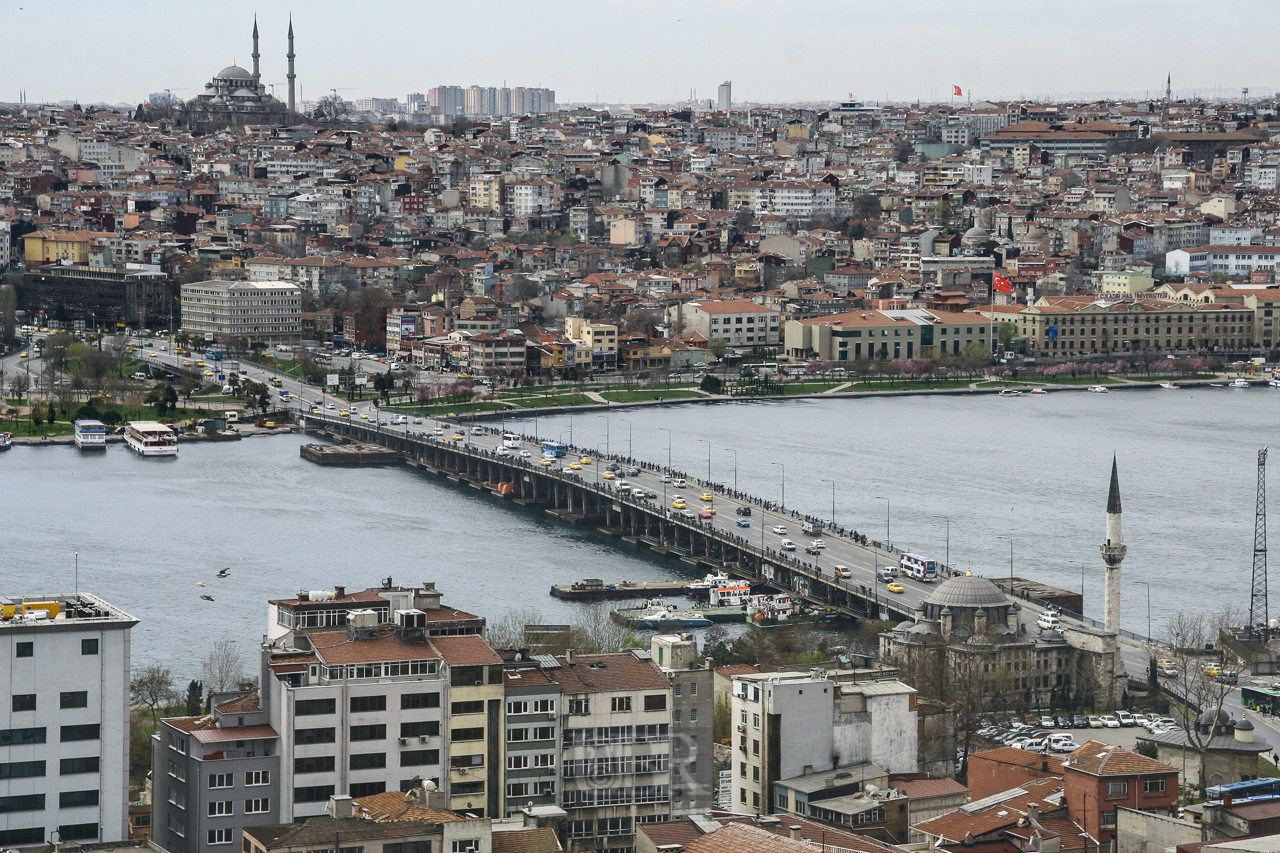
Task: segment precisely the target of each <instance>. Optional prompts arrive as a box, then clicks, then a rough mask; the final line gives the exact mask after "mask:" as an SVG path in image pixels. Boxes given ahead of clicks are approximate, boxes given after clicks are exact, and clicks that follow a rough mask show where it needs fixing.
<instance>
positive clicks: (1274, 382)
mask: <svg viewBox="0 0 1280 853" xmlns="http://www.w3.org/2000/svg"><path fill="white" fill-rule="evenodd" d="M1267 384H1268V385H1270V386H1271V387H1272V388H1280V379H1277V378H1276V377H1274V376H1273V377H1271V378H1270V379H1268V380H1267Z"/></svg>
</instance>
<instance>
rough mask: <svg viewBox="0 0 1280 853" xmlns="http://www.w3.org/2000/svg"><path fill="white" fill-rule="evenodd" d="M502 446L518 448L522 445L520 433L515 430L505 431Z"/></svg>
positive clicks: (512, 448)
mask: <svg viewBox="0 0 1280 853" xmlns="http://www.w3.org/2000/svg"><path fill="white" fill-rule="evenodd" d="M502 446H503V447H506V448H510V449H511V450H516V449H517V448H519V447H520V435H519V433H514V432H504V433H503V434H502Z"/></svg>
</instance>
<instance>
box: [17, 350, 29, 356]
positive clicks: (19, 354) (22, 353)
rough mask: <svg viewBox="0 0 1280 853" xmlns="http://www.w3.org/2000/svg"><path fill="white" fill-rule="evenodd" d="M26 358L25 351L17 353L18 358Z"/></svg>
mask: <svg viewBox="0 0 1280 853" xmlns="http://www.w3.org/2000/svg"><path fill="white" fill-rule="evenodd" d="M26 357H27V351H26V350H23V351H22V352H20V353H18V358H26Z"/></svg>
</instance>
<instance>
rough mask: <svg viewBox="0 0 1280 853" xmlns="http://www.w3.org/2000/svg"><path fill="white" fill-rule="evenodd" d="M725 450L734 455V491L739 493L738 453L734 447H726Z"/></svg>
mask: <svg viewBox="0 0 1280 853" xmlns="http://www.w3.org/2000/svg"><path fill="white" fill-rule="evenodd" d="M725 450H726V451H727V452H729V453H732V454H733V491H734V492H735V493H736V492H737V491H738V451H736V450H734V449H733V448H732V447H726V448H725Z"/></svg>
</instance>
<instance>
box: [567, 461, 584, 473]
mask: <svg viewBox="0 0 1280 853" xmlns="http://www.w3.org/2000/svg"><path fill="white" fill-rule="evenodd" d="M569 470H570V471H581V470H582V466H581V465H579V464H578V463H577V462H574V463H573V464H571V465H570V466H569Z"/></svg>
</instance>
